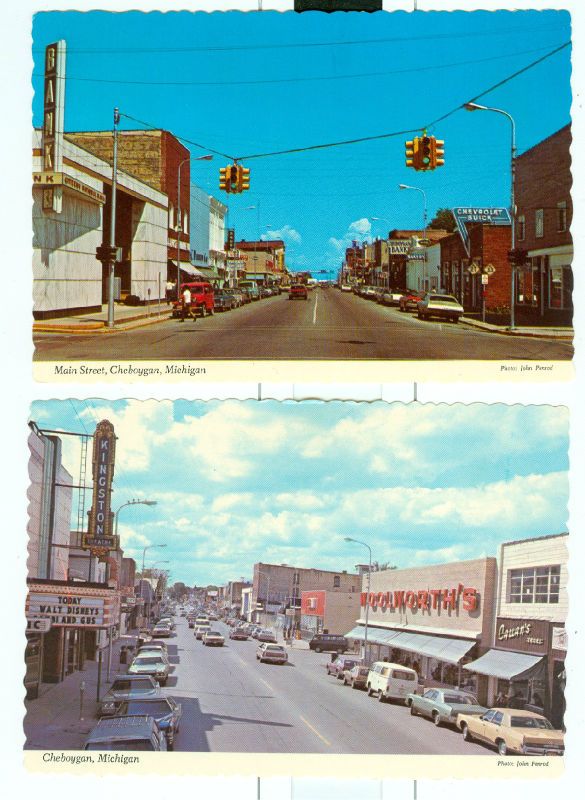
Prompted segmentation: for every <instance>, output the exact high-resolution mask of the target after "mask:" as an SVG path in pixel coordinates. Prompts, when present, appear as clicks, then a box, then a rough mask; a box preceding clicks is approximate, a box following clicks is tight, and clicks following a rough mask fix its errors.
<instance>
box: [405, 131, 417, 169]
mask: <svg viewBox="0 0 585 800" xmlns="http://www.w3.org/2000/svg"><path fill="white" fill-rule="evenodd" d="M418 143H419V139H418V138H414V139H412V140H411V141H409V142H405V143H404V147H405V151H404V157H405V159H406V166H407V167H413V168H414V169H418V166H417V163H418Z"/></svg>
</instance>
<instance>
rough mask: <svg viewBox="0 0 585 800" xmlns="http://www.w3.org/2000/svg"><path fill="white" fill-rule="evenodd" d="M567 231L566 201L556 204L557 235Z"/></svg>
mask: <svg viewBox="0 0 585 800" xmlns="http://www.w3.org/2000/svg"><path fill="white" fill-rule="evenodd" d="M566 230H567V201H566V200H562V201H561V202H560V203H557V233H564V232H565V231H566Z"/></svg>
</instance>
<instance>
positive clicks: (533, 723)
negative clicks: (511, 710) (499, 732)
mask: <svg viewBox="0 0 585 800" xmlns="http://www.w3.org/2000/svg"><path fill="white" fill-rule="evenodd" d="M510 725H511V726H512V728H540V729H541V730H542V729H545V730H549V731H552V730H554V728H553V726H552V725H551V723H550V722H549V721H548V720H547V719H544V718H543V717H511V719H510Z"/></svg>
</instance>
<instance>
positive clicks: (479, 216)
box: [451, 206, 511, 256]
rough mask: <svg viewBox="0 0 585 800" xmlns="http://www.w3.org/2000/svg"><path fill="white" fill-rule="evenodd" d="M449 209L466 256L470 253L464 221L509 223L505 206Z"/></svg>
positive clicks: (496, 223)
mask: <svg viewBox="0 0 585 800" xmlns="http://www.w3.org/2000/svg"><path fill="white" fill-rule="evenodd" d="M451 211H452V212H453V217H454V218H455V222H456V223H457V230H458V231H459V234H460V236H461V241H462V242H463V246H464V247H465V250H466V252H467V255H468V256H469V255H470V244H469V232H468V230H467V227H466V224H465V223H466V222H480V223H482V225H510V224H511V219H510V212H509V211H508V209H507V208H492V207H488V208H469V207H465V206H459V207H458V208H452V209H451Z"/></svg>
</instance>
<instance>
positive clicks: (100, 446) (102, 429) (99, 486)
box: [82, 419, 117, 555]
mask: <svg viewBox="0 0 585 800" xmlns="http://www.w3.org/2000/svg"><path fill="white" fill-rule="evenodd" d="M115 455H116V435H115V433H114V426H113V425H112V423H111V422H109V421H108V420H107V419H104V420H102V421H101V422H100V423H99V424H98V425H97V427H96V429H95V433H94V436H93V501H92V506H91V508H90V510H89V514H88V524H87V533H85V534H84V535H83V542H82V547H84V548H85V549H88V550H91V551H92V552H93V553H94V554H95V555H105V554H106V553H107V552H108V551H110V550H115V549H116V547H117V542H116V537H115V535H114V531H113V522H114V515H113V514H112V510H111V499H112V481H113V479H114V462H115Z"/></svg>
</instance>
